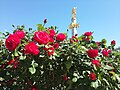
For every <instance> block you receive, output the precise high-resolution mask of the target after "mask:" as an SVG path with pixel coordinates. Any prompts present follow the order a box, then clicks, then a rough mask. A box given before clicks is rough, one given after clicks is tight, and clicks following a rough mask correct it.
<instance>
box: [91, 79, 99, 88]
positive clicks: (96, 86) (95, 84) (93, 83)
mask: <svg viewBox="0 0 120 90" xmlns="http://www.w3.org/2000/svg"><path fill="white" fill-rule="evenodd" d="M91 87H94V88H95V89H97V88H98V87H99V85H98V81H97V80H96V81H95V82H91Z"/></svg>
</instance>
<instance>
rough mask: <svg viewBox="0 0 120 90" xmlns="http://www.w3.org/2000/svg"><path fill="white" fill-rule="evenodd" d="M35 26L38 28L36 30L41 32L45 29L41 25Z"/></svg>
mask: <svg viewBox="0 0 120 90" xmlns="http://www.w3.org/2000/svg"><path fill="white" fill-rule="evenodd" d="M37 26H38V27H37V28H38V30H39V31H42V30H44V29H45V28H44V26H43V25H42V24H37Z"/></svg>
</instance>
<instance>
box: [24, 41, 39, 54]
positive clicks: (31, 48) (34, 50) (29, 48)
mask: <svg viewBox="0 0 120 90" xmlns="http://www.w3.org/2000/svg"><path fill="white" fill-rule="evenodd" d="M39 52H40V51H39V49H38V46H37V45H36V44H35V43H34V42H30V43H29V44H27V45H25V53H26V54H33V55H38V53H39Z"/></svg>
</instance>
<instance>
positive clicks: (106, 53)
mask: <svg viewBox="0 0 120 90" xmlns="http://www.w3.org/2000/svg"><path fill="white" fill-rule="evenodd" d="M102 54H103V56H106V57H108V54H109V50H107V49H106V48H104V49H103V50H102Z"/></svg>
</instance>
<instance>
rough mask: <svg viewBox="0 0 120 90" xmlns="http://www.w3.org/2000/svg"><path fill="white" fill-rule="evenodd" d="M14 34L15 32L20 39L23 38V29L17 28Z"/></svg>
mask: <svg viewBox="0 0 120 90" xmlns="http://www.w3.org/2000/svg"><path fill="white" fill-rule="evenodd" d="M14 34H16V35H17V36H18V38H20V39H23V38H24V37H25V32H24V31H23V30H22V31H21V30H17V31H16V32H15V33H14Z"/></svg>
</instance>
